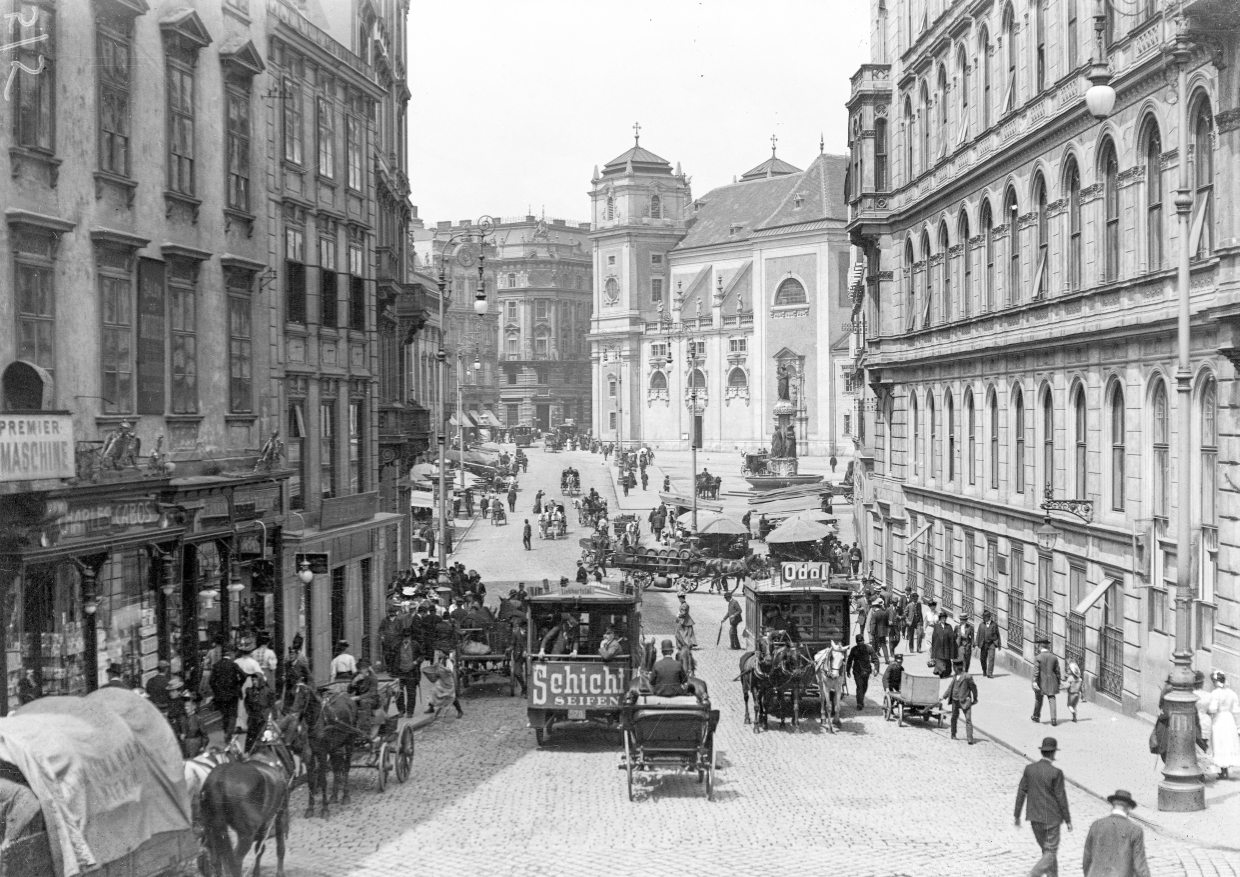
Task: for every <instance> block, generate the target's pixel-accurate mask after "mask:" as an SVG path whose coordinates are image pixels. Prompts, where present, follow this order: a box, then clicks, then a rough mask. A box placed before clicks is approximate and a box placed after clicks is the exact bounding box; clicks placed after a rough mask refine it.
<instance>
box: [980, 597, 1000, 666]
mask: <svg viewBox="0 0 1240 877" xmlns="http://www.w3.org/2000/svg"><path fill="white" fill-rule="evenodd" d="M976 643H977V648H978V651H979V655H978V657H979V658H981V661H982V675H983V676H985V677H986V678H987V679H993V678H995V652H996V651H997V650H998V649H999V648H1001V647H1002V645H1003V640H1002V639H1001V638H1000V636H999V625H998V623H996V622H995V618H994V615H992V614H991V612H990V610H989V609H987V610H985V611H984V612H982V623H981V624H979V625H978V626H977V637H976Z"/></svg>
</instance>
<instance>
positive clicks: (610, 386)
mask: <svg viewBox="0 0 1240 877" xmlns="http://www.w3.org/2000/svg"><path fill="white" fill-rule="evenodd" d="M607 395H608V396H610V397H611V398H612V399H614V398H616V382H615V381H614V380H610V381H608V382H607Z"/></svg>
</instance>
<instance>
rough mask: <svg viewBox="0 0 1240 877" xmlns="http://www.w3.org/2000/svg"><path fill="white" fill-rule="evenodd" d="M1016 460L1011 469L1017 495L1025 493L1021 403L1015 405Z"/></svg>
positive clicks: (1023, 418) (1022, 409)
mask: <svg viewBox="0 0 1240 877" xmlns="http://www.w3.org/2000/svg"><path fill="white" fill-rule="evenodd" d="M1013 419H1014V420H1015V421H1016V427H1015V432H1016V459H1015V460H1014V461H1013V462H1012V468H1013V470H1015V475H1016V479H1015V481H1016V484H1015V489H1016V492H1017V493H1024V492H1025V406H1024V403H1023V402H1018V403H1017V405H1016V416H1015V417H1014V418H1013Z"/></svg>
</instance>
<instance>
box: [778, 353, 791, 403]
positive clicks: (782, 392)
mask: <svg viewBox="0 0 1240 877" xmlns="http://www.w3.org/2000/svg"><path fill="white" fill-rule="evenodd" d="M775 377H776V378H777V379H778V381H779V400H780V401H781V402H791V401H792V399H791V398H790V397H789V395H788V388H789V385H790V384H791V383H792V369H791V368H790V367H789V365H788V363H786V362H781V363H780V364H779V367H778V368H777V369H775Z"/></svg>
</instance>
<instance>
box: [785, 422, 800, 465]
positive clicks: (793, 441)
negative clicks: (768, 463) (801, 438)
mask: <svg viewBox="0 0 1240 877" xmlns="http://www.w3.org/2000/svg"><path fill="white" fill-rule="evenodd" d="M783 455H784V456H785V457H795V456H796V455H797V430H796V427H795V426H793V425H792V424H791V423H789V424H788V425H787V426H786V427H784V454H783Z"/></svg>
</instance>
